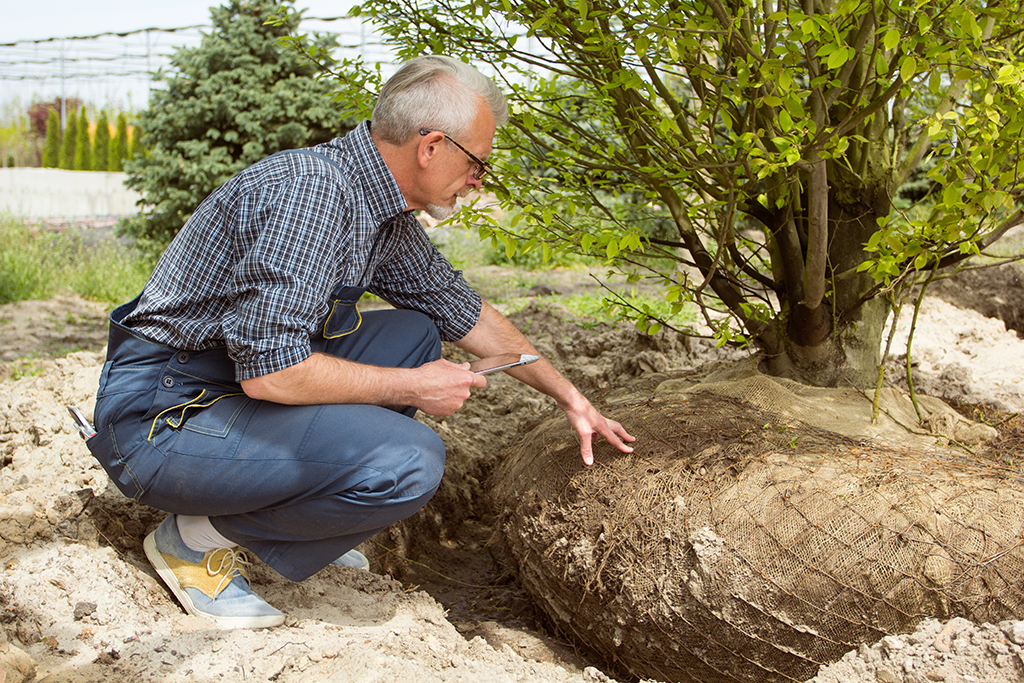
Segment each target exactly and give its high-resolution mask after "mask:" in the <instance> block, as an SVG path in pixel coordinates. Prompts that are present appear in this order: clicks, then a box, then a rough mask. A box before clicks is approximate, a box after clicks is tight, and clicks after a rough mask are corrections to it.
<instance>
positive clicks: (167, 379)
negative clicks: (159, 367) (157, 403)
mask: <svg viewBox="0 0 1024 683" xmlns="http://www.w3.org/2000/svg"><path fill="white" fill-rule="evenodd" d="M162 381H163V385H164V386H165V387H167V388H168V389H170V388H171V387H173V386H174V378H173V377H170V376H168V377H164V378H163V380H162Z"/></svg>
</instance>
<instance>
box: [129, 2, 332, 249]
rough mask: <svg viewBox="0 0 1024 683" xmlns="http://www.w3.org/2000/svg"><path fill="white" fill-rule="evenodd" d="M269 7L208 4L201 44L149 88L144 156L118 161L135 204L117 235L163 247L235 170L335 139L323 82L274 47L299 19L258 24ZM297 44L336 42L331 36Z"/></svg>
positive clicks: (180, 55)
mask: <svg viewBox="0 0 1024 683" xmlns="http://www.w3.org/2000/svg"><path fill="white" fill-rule="evenodd" d="M277 9H278V7H277V3H275V2H272V0H232V2H230V3H229V4H225V5H224V6H222V7H214V8H212V9H211V12H210V15H211V19H212V24H213V29H212V31H211V32H210V33H208V34H206V35H204V36H203V39H202V42H201V44H200V45H199V46H198V47H195V48H183V49H181V50H179V51H178V52H177V53H175V54H174V55H173V57H172V58H171V64H172V68H173V69H174V71H173V73H172V75H171V76H169V77H168V78H167V79H166V85H167V87H166V89H159V90H155V91H154V93H153V95H152V96H151V98H150V102H149V107H148V108H147V109H146V110H145V111H143V112H141V113H140V115H139V120H138V124H137V125H136V128H135V133H136V136H138V135H139V133H140V132H141V136H142V137H141V139H142V142H143V143H144V144H145V146H146V147H147V148H148V149H149V150H150V155H149V156H148V157H145V156H137V157H136V158H135V159H133V160H132V161H130V162H128V163H127V164H125V168H126V172H127V173H128V181H127V184H128V185H129V186H130V187H132V188H134V189H136V190H138V191H139V192H141V193H142V194H143V196H144V199H143V209H142V211H141V212H140V214H139V215H138V216H135V217H133V218H131V219H128V220H126V221H124V222H123V223H122V224H121V229H122V231H123V232H126V233H128V234H130V235H133V236H135V237H140V238H145V239H149V240H154V241H155V242H157V243H166V242H168V241H170V239H171V238H173V237H174V235H175V234H176V233H177V232H178V230H180V229H181V226H182V225H184V223H185V221H186V220H188V217H189V216H190V215H191V213H192V211H194V210H195V208H196V207H197V206H198V205H199V203H200V202H201V201H202V200H203V199H204V198H205V197H206V195H208V194H209V193H210V192H211V191H212V190H214V189H215V188H216V187H217V186H218V185H220V184H221V183H223V182H225V181H226V180H227V179H228V178H230V177H231V176H232V175H234V174H235V173H237V172H238V171H240V170H241V169H243V168H245V167H246V166H248V165H250V164H252V163H253V162H255V161H257V160H259V159H261V158H263V157H265V156H268V155H270V154H273V153H274V152H277V151H279V150H282V149H288V148H294V147H300V146H305V145H309V144H315V143H319V142H324V141H327V140H329V139H331V138H333V137H335V136H336V135H339V134H341V133H343V132H345V124H344V122H343V121H342V117H341V115H340V107H339V105H338V104H336V103H335V102H333V101H332V100H331V97H330V92H331V85H330V83H329V82H327V81H322V80H317V78H316V75H317V70H316V68H315V66H314V65H312V64H310V63H309V62H308V60H306V59H305V58H304V57H303V56H302V54H301V53H299V52H298V51H297V50H295V49H294V48H292V47H291V46H288V45H284V44H282V43H280V42H279V39H280V38H282V37H284V36H286V35H288V33H289V31H295V30H296V29H297V28H298V26H299V21H300V19H301V14H300V13H299V12H297V11H295V10H294V9H292V8H291V6H290V3H289V4H287V5H285V6H283V7H282V8H281V13H282V14H281V16H282V18H283V23H281V24H280V25H268V24H267V23H266V22H267V21H268V19H270V18H271V16H272V15H273V13H274V11H275V10H277ZM301 42H302V44H304V45H309V46H317V47H323V48H329V47H333V46H334V45H336V41H335V39H334V37H333V36H332V35H322V36H320V35H315V36H313V37H312V38H308V37H306V36H303V37H302V41H301Z"/></svg>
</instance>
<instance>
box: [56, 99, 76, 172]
mask: <svg viewBox="0 0 1024 683" xmlns="http://www.w3.org/2000/svg"><path fill="white" fill-rule="evenodd" d="M77 142H78V112H76V111H75V110H71V112H69V113H68V120H67V122H66V123H65V124H64V133H63V137H62V140H61V145H60V156H59V157H58V159H57V168H68V169H70V168H74V167H75V145H76V144H77Z"/></svg>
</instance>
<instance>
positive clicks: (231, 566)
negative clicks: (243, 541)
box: [161, 548, 250, 600]
mask: <svg viewBox="0 0 1024 683" xmlns="http://www.w3.org/2000/svg"><path fill="white" fill-rule="evenodd" d="M161 555H162V556H163V559H164V562H166V563H167V567H168V568H169V569H170V570H171V571H172V572H174V577H175V578H176V579H177V580H178V583H179V584H181V587H182V588H195V589H197V590H200V591H202V592H203V594H204V595H206V597H208V598H210V599H211V600H212V599H214V598H216V597H217V596H218V595H219V594H220V592H221V591H222V590H224V589H225V588H227V586H228V584H229V583H231V580H232V579H234V578H235V574H239V575H241V576H242V578H244V579H245V580H246V581H248V580H249V573H248V570H247V569H246V567H248V566H249V564H250V562H249V560H248V558H247V557H246V555H245V551H243V550H241V549H238V548H218V549H217V550H211V551H209V552H208V553H206V555H204V556H203V561H202V562H186V561H185V560H179V559H178V558H176V557H174V556H172V555H164V554H163V553H161Z"/></svg>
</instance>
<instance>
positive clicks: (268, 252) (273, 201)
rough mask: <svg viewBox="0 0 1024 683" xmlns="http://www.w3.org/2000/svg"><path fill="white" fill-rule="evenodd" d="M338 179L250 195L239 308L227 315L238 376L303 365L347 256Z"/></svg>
mask: <svg viewBox="0 0 1024 683" xmlns="http://www.w3.org/2000/svg"><path fill="white" fill-rule="evenodd" d="M341 194H342V193H341V189H340V188H339V187H338V185H337V184H336V183H333V182H330V181H327V180H325V179H324V178H322V177H316V176H301V177H297V178H293V179H291V180H290V181H289V182H286V183H281V184H278V185H276V186H274V187H272V188H267V189H266V190H265V191H264V192H261V193H258V194H257V195H254V196H251V197H247V198H246V201H249V202H252V204H253V205H252V206H249V207H244V210H243V211H241V212H240V215H244V216H246V217H247V219H246V221H245V224H243V225H239V226H237V231H236V233H235V234H236V240H235V245H234V248H236V249H237V250H238V251H239V253H240V254H242V256H241V258H240V259H238V261H237V262H236V265H235V267H234V270H233V279H232V283H231V299H232V305H231V307H230V308H229V309H228V310H227V311H226V313H225V315H224V318H223V320H222V324H223V330H224V340H225V344H226V346H227V351H228V355H229V356H230V357H231V359H232V360H234V361H235V366H236V372H235V374H236V379H237V380H238V381H241V380H244V379H251V378H253V377H259V376H261V375H266V374H270V373H272V372H277V371H278V370H283V369H285V368H287V367H289V366H291V365H295V364H296V363H300V362H302V361H303V360H305V359H306V358H307V357H309V355H310V353H311V347H310V336H311V335H312V334H313V333H314V331H315V330H316V328H317V324H318V322H319V321H320V320H322V319H323V317H324V315H325V314H326V311H327V298H326V296H325V295H324V293H325V292H330V290H331V285H332V281H333V279H334V277H335V275H336V273H335V270H334V264H335V263H336V262H338V261H339V259H340V255H339V253H338V252H339V249H342V248H343V240H342V239H341V230H340V227H341V225H342V215H341V209H340V207H342V206H343V204H344V202H343V201H342V200H343V198H342V197H341Z"/></svg>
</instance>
